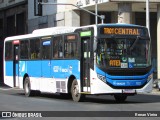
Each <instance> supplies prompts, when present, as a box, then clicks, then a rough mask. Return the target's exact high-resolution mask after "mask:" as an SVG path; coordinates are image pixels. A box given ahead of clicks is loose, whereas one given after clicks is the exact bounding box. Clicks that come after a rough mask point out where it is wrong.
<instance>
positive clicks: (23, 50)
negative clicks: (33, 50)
mask: <svg viewBox="0 0 160 120" xmlns="http://www.w3.org/2000/svg"><path fill="white" fill-rule="evenodd" d="M28 48H29V41H28V40H23V41H21V43H20V59H28V57H29V56H28V53H29V49H28Z"/></svg>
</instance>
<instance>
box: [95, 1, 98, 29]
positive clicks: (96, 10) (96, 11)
mask: <svg viewBox="0 0 160 120" xmlns="http://www.w3.org/2000/svg"><path fill="white" fill-rule="evenodd" d="M97 3H98V0H95V13H96V16H95V21H96V26H97V24H98V17H97V15H98V6H97Z"/></svg>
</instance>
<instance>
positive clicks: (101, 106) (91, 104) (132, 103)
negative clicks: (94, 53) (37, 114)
mask: <svg viewBox="0 0 160 120" xmlns="http://www.w3.org/2000/svg"><path fill="white" fill-rule="evenodd" d="M0 111H52V113H51V114H54V112H53V111H99V112H101V111H106V112H107V111H113V112H114V111H115V112H119V111H135V112H137V111H142V112H143V111H160V93H159V91H158V90H157V91H156V90H154V91H153V93H151V94H140V95H136V96H131V97H128V99H127V101H126V102H125V103H119V104H118V103H116V102H115V100H114V98H113V97H112V96H105V95H101V96H87V98H86V100H85V101H84V102H79V103H77V102H73V101H72V100H70V99H64V98H62V97H61V96H59V95H51V94H50V95H49V94H42V95H40V96H36V97H29V98H26V97H25V96H24V93H23V91H22V90H19V89H12V88H8V87H5V86H1V87H0ZM113 112H112V113H111V114H113ZM82 113H83V112H82ZM55 114H62V113H61V112H59V113H55ZM65 114H66V113H65ZM69 114H71V112H70V113H69ZM84 114H85V113H84ZM92 114H93V113H92ZM95 114H96V113H95ZM97 114H98V112H97ZM115 114H118V113H115ZM122 114H123V113H122ZM125 114H127V113H125ZM128 114H129V112H128ZM63 115H64V114H62V116H63ZM84 116H85V115H84ZM107 118H108V117H107ZM107 118H106V117H67V118H66V117H54V119H53V118H38V119H42V120H44V119H47V120H48V119H53V120H61V119H64V120H66V119H67V120H81V119H83V120H92V119H94V120H98V119H100V120H106V119H107ZM134 118H135V117H122V118H121V117H110V118H109V120H113V119H118V120H121V119H122V120H128V119H131V120H132V119H134ZM136 118H137V117H136ZM0 119H1V118H0ZM8 119H13V120H14V119H15V120H17V119H18V120H19V119H22V118H19V117H18V118H8ZM8 119H7V120H8ZM23 119H28V118H23ZM30 119H31V120H32V119H33V118H30ZM34 119H35V118H34ZM137 119H140V120H144V119H146V120H152V119H157V120H158V119H159V118H157V117H152V118H151V117H138V118H137Z"/></svg>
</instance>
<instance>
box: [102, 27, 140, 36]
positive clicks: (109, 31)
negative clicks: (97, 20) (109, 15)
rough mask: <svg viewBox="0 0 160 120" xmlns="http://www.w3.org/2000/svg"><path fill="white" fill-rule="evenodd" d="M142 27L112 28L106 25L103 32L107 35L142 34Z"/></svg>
mask: <svg viewBox="0 0 160 120" xmlns="http://www.w3.org/2000/svg"><path fill="white" fill-rule="evenodd" d="M140 30H141V29H138V28H118V27H115V28H111V27H105V28H103V32H102V33H103V34H107V35H140V33H141V31H140Z"/></svg>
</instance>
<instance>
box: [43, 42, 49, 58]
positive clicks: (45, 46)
mask: <svg viewBox="0 0 160 120" xmlns="http://www.w3.org/2000/svg"><path fill="white" fill-rule="evenodd" d="M50 56H51V40H50V39H48V40H46V41H43V42H42V59H50Z"/></svg>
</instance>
